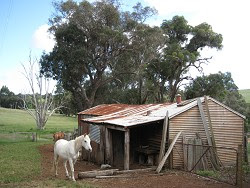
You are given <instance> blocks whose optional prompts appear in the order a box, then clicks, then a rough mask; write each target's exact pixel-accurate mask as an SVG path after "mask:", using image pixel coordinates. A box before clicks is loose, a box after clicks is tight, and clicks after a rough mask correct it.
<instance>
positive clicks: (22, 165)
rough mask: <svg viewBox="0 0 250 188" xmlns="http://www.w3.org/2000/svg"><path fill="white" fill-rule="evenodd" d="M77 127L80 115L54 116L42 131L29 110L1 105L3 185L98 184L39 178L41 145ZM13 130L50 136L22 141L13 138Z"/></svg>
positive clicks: (0, 174)
mask: <svg viewBox="0 0 250 188" xmlns="http://www.w3.org/2000/svg"><path fill="white" fill-rule="evenodd" d="M74 128H77V118H73V117H65V116H63V115H53V116H52V117H51V118H50V119H49V121H48V122H47V126H46V129H45V130H43V131H38V130H37V129H36V125H35V121H34V120H33V119H32V117H31V116H30V115H29V114H27V113H26V112H25V111H22V110H13V109H5V108H0V187H83V188H87V187H89V188H91V187H95V186H93V185H88V184H86V183H85V182H76V183H73V182H72V181H68V180H58V179H56V180H51V179H48V180H45V181H44V180H43V181H40V180H39V175H40V173H41V154H40V152H39V150H38V147H39V146H40V145H43V144H51V143H53V141H52V137H51V133H53V132H55V131H73V129H74ZM13 132H39V134H43V135H46V134H49V135H50V137H49V139H48V140H44V139H40V140H38V141H37V142H32V141H31V140H27V139H23V140H22V141H20V140H16V139H12V135H13V134H14V133H13ZM49 170H50V169H49Z"/></svg>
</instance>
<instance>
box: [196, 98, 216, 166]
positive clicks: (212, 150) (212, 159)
mask: <svg viewBox="0 0 250 188" xmlns="http://www.w3.org/2000/svg"><path fill="white" fill-rule="evenodd" d="M197 104H198V107H199V111H200V115H201V119H202V123H203V126H204V129H205V133H206V137H207V142H208V145H209V146H213V144H212V141H211V138H210V133H209V130H208V125H207V121H206V118H205V115H204V111H203V107H202V104H201V99H200V98H198V99H197ZM210 152H211V162H212V163H213V165H214V167H215V169H217V170H218V169H219V161H218V157H217V154H216V152H215V149H214V147H212V148H211V150H210Z"/></svg>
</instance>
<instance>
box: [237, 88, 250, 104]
mask: <svg viewBox="0 0 250 188" xmlns="http://www.w3.org/2000/svg"><path fill="white" fill-rule="evenodd" d="M239 93H240V94H241V95H242V96H243V97H244V99H245V101H246V102H247V103H249V104H250V89H243V90H239Z"/></svg>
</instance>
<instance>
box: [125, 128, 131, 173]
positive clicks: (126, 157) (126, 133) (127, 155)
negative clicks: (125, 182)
mask: <svg viewBox="0 0 250 188" xmlns="http://www.w3.org/2000/svg"><path fill="white" fill-rule="evenodd" d="M124 134H125V136H124V137H125V138H124V170H129V155H130V154H129V153H130V152H129V150H130V147H129V146H130V130H129V129H127V130H126V131H125V132H124Z"/></svg>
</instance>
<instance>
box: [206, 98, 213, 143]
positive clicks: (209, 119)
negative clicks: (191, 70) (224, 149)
mask: <svg viewBox="0 0 250 188" xmlns="http://www.w3.org/2000/svg"><path fill="white" fill-rule="evenodd" d="M204 100H205V107H206V111H207V117H208V123H209V128H210V132H211V137H212V146H214V147H216V144H215V138H214V131H213V126H212V121H211V116H210V111H209V107H208V99H207V96H204Z"/></svg>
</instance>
